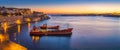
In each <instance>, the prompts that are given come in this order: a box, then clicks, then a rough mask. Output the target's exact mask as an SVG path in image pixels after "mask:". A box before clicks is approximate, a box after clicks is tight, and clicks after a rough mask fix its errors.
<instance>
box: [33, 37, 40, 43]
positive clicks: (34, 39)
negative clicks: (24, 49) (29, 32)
mask: <svg viewBox="0 0 120 50" xmlns="http://www.w3.org/2000/svg"><path fill="white" fill-rule="evenodd" d="M31 38H32V40H33V41H35V42H38V41H39V40H40V36H31Z"/></svg>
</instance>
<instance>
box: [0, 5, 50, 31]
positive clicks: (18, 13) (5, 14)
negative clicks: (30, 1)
mask: <svg viewBox="0 0 120 50" xmlns="http://www.w3.org/2000/svg"><path fill="white" fill-rule="evenodd" d="M46 19H50V17H49V16H48V15H47V14H44V13H43V12H36V11H31V9H29V8H6V7H0V31H2V30H3V27H4V26H3V25H4V23H7V27H8V28H11V27H13V26H16V25H18V24H25V23H28V22H29V23H30V22H37V21H41V20H46Z"/></svg>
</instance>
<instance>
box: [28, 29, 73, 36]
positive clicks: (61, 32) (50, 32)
mask: <svg viewBox="0 0 120 50" xmlns="http://www.w3.org/2000/svg"><path fill="white" fill-rule="evenodd" d="M72 30H73V28H67V29H63V30H48V31H42V30H39V31H35V30H32V31H31V32H30V35H35V36H45V35H46V36H68V35H71V34H72Z"/></svg>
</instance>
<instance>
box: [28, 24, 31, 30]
mask: <svg viewBox="0 0 120 50" xmlns="http://www.w3.org/2000/svg"><path fill="white" fill-rule="evenodd" d="M30 26H31V24H30V23H28V31H30Z"/></svg>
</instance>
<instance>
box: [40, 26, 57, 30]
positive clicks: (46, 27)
mask: <svg viewBox="0 0 120 50" xmlns="http://www.w3.org/2000/svg"><path fill="white" fill-rule="evenodd" d="M40 28H41V29H59V26H58V25H57V26H40Z"/></svg>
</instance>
